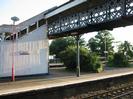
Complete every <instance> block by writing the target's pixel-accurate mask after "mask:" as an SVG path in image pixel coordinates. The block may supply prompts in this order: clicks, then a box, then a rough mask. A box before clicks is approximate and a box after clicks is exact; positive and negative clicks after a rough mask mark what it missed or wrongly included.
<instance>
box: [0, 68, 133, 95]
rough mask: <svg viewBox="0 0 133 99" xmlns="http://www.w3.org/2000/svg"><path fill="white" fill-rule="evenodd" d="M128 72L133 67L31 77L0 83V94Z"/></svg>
mask: <svg viewBox="0 0 133 99" xmlns="http://www.w3.org/2000/svg"><path fill="white" fill-rule="evenodd" d="M129 74H133V68H126V69H117V70H110V71H105V72H103V73H99V74H97V73H94V74H88V75H81V77H76V76H75V77H74V76H68V77H59V78H50V79H37V80H35V79H34V80H33V79H32V80H23V81H16V82H6V83H0V96H5V95H11V94H17V93H23V92H29V91H35V90H41V89H48V88H54V87H60V86H66V85H71V84H78V83H83V82H89V81H95V80H100V79H106V78H113V77H118V76H122V75H129Z"/></svg>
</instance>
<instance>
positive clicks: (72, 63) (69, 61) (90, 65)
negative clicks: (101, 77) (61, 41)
mask: <svg viewBox="0 0 133 99" xmlns="http://www.w3.org/2000/svg"><path fill="white" fill-rule="evenodd" d="M61 59H62V60H63V62H64V64H65V66H66V67H67V68H68V69H70V70H72V69H76V66H77V64H76V47H75V46H69V47H68V48H67V49H66V50H65V51H63V52H62V53H61ZM80 68H81V71H95V72H101V71H102V70H103V68H102V65H101V64H100V61H99V58H98V56H97V55H96V54H94V53H92V54H90V53H89V51H88V49H86V48H84V47H81V48H80Z"/></svg>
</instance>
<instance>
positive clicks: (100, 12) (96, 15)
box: [91, 5, 107, 24]
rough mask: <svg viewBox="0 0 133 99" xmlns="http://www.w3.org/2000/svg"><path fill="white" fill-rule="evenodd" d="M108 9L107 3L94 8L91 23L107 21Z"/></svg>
mask: <svg viewBox="0 0 133 99" xmlns="http://www.w3.org/2000/svg"><path fill="white" fill-rule="evenodd" d="M106 11H107V7H106V5H101V6H98V7H95V8H94V9H93V10H92V19H91V20H92V22H91V24H96V23H101V22H104V21H106V19H107V13H106Z"/></svg>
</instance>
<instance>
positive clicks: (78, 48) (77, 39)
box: [76, 35, 81, 77]
mask: <svg viewBox="0 0 133 99" xmlns="http://www.w3.org/2000/svg"><path fill="white" fill-rule="evenodd" d="M80 37H81V36H80V35H77V36H76V41H77V67H76V73H77V77H79V76H80V46H79V40H80Z"/></svg>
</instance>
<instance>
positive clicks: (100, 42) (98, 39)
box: [87, 30, 114, 56]
mask: <svg viewBox="0 0 133 99" xmlns="http://www.w3.org/2000/svg"><path fill="white" fill-rule="evenodd" d="M113 40H114V38H113V36H112V35H111V33H110V32H109V31H107V30H103V31H99V32H98V34H97V35H96V36H95V37H93V38H91V39H90V40H89V41H88V44H87V45H88V47H89V49H90V50H91V51H92V52H96V53H97V54H99V55H101V56H104V55H105V51H107V52H108V53H109V54H110V53H112V52H113V46H112V43H113Z"/></svg>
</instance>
